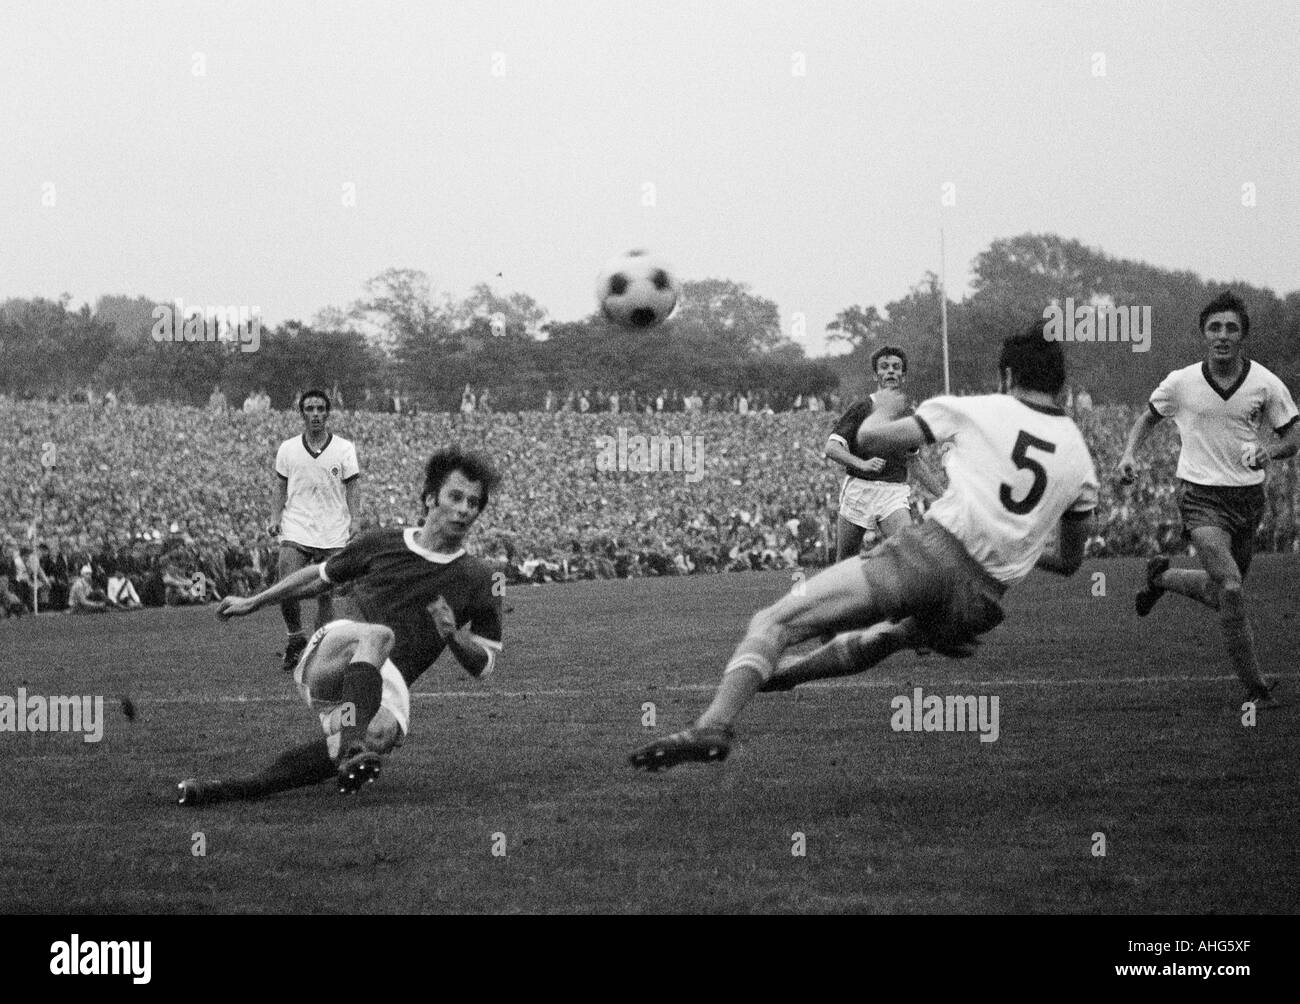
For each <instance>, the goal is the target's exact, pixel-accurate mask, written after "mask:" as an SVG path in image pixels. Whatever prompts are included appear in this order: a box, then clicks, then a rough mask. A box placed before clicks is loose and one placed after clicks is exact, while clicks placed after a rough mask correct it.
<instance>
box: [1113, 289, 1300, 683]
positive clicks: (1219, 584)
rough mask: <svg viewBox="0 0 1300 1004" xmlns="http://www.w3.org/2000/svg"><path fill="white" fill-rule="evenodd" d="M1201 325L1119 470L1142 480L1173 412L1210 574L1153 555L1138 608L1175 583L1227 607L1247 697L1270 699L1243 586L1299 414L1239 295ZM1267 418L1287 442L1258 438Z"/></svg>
mask: <svg viewBox="0 0 1300 1004" xmlns="http://www.w3.org/2000/svg"><path fill="white" fill-rule="evenodd" d="M1200 325H1201V335H1202V338H1203V340H1204V343H1205V360H1204V361H1203V362H1201V363H1194V364H1192V365H1191V366H1186V367H1184V368H1183V369H1180V370H1174V371H1173V372H1172V373H1170V374H1169V375H1168V376H1167V377H1165V379H1164V382H1163V383H1161V384H1160V386H1159V387H1157V388H1156V389H1155V391H1154V392H1153V393H1152V394H1151V400H1150V402H1149V403H1148V407H1147V410H1146V411H1144V412H1143V413H1142V414H1141V415H1140V416H1138V419H1137V421H1136V422H1134V423H1133V428H1132V429H1131V430H1130V431H1129V435H1128V443H1127V445H1126V446H1125V447H1124V455H1123V456H1122V457H1120V461H1119V477H1120V480H1121V481H1122V482H1123V483H1124V484H1130V485H1131V484H1132V483H1133V482H1134V481H1135V480H1136V477H1137V460H1136V459H1135V457H1134V454H1136V452H1137V449H1138V447H1139V446H1141V445H1142V441H1143V440H1145V439H1146V437H1147V435H1148V434H1149V433H1150V432H1151V430H1152V429H1153V428H1155V426H1156V424H1157V423H1159V422H1160V420H1161V419H1164V418H1172V419H1173V420H1174V422H1175V423H1176V424H1177V426H1178V435H1179V437H1180V438H1181V440H1182V447H1181V449H1180V450H1179V451H1178V471H1177V476H1178V479H1179V486H1178V513H1179V515H1180V516H1181V517H1182V520H1183V533H1184V534H1185V535H1186V536H1187V537H1189V538H1190V539H1191V541H1192V543H1194V544H1195V545H1196V554H1197V557H1198V558H1200V560H1201V564H1202V565H1203V566H1204V571H1202V570H1200V569H1190V568H1174V569H1171V568H1170V567H1169V559H1168V558H1166V557H1165V556H1164V555H1156V556H1155V557H1153V558H1152V559H1151V560H1150V561H1148V562H1147V583H1146V587H1145V588H1144V589H1142V590H1141V591H1140V592H1139V593H1138V594H1137V600H1136V607H1137V612H1138V616H1139V617H1145V616H1146V615H1147V614H1149V613H1150V612H1151V608H1152V607H1154V606H1155V605H1156V601H1157V600H1159V599H1160V597H1161V596H1163V595H1164V593H1165V591H1166V590H1168V591H1170V592H1175V593H1180V594H1182V595H1183V596H1187V597H1189V598H1191V599H1193V600H1196V601H1197V602H1199V603H1203V604H1205V605H1206V606H1207V607H1209V608H1210V609H1212V610H1217V611H1219V618H1220V623H1221V625H1222V628H1223V638H1224V641H1225V642H1226V644H1227V647H1228V657H1229V658H1230V659H1231V660H1232V665H1233V668H1234V669H1235V670H1236V671H1237V678H1238V679H1240V680H1241V682H1242V684H1243V685H1244V686H1245V688H1246V697H1247V699H1248V700H1251V701H1268V700H1269V697H1270V694H1269V692H1270V690H1271V689H1272V688H1271V687H1270V686H1269V685H1268V684H1267V683H1265V682H1264V678H1263V677H1262V676H1261V675H1260V671H1259V657H1258V656H1257V655H1256V653H1255V634H1254V632H1253V631H1252V630H1251V627H1250V621H1249V619H1248V618H1247V616H1246V600H1245V594H1244V592H1243V590H1242V583H1243V580H1244V579H1245V578H1246V572H1247V571H1248V570H1249V569H1250V559H1251V555H1252V553H1253V551H1254V549H1255V530H1256V529H1257V528H1258V527H1259V523H1260V520H1261V519H1262V518H1263V515H1264V506H1265V504H1266V501H1267V500H1266V498H1265V495H1264V480H1265V477H1266V475H1265V473H1264V468H1265V467H1267V466H1268V465H1269V464H1270V463H1272V462H1273V461H1274V460H1285V459H1286V458H1288V457H1291V456H1294V455H1295V453H1296V451H1297V449H1300V423H1298V422H1297V419H1298V418H1300V413H1297V411H1296V406H1295V402H1294V401H1293V400H1292V399H1291V392H1290V391H1288V390H1287V388H1286V384H1284V383H1283V382H1282V381H1281V380H1279V379H1278V378H1277V377H1276V376H1274V375H1273V374H1272V373H1270V372H1269V371H1268V370H1266V369H1265V368H1264V367H1263V366H1261V365H1259V363H1257V362H1253V361H1252V360H1250V359H1248V358H1246V351H1245V342H1246V336H1247V335H1248V334H1250V317H1249V316H1248V315H1247V314H1246V305H1245V304H1244V303H1242V302H1241V300H1239V299H1238V298H1237V297H1236V296H1234V295H1233V294H1231V293H1223V294H1221V295H1220V296H1218V297H1217V298H1215V299H1214V300H1212V301H1211V302H1210V303H1208V304H1206V305H1205V307H1204V309H1202V311H1201V316H1200ZM1264 419H1267V420H1268V424H1269V425H1270V426H1271V427H1272V428H1273V430H1274V431H1275V432H1276V433H1277V434H1278V436H1279V437H1281V439H1282V442H1281V443H1278V444H1277V445H1275V446H1270V447H1265V446H1263V445H1262V444H1261V443H1260V442H1259V441H1258V436H1259V430H1260V425H1261V424H1262V422H1263V421H1264Z"/></svg>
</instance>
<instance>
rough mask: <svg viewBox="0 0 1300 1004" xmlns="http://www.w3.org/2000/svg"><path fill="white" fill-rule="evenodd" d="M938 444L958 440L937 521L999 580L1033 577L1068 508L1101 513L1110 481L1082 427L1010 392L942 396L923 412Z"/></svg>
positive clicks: (921, 420)
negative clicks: (1102, 475)
mask: <svg viewBox="0 0 1300 1004" xmlns="http://www.w3.org/2000/svg"><path fill="white" fill-rule="evenodd" d="M915 418H916V421H917V423H918V424H919V425H920V426H921V431H922V432H923V433H924V434H925V438H926V440H927V441H929V442H931V443H936V442H937V443H943V442H951V444H952V446H951V448H950V449H949V450H948V452H947V455H946V456H945V457H944V460H943V465H944V469H945V470H946V471H947V472H948V490H947V491H946V492H944V493H943V496H942V497H941V498H940V499H939V500H938V501H936V502H935V503H934V505H932V506H931V507H930V511H929V513H928V514H927V516H926V518H927V519H932V520H935V521H936V522H937V523H939V524H940V525H941V526H943V527H944V528H945V529H946V530H948V531H949V532H950V533H952V534H953V536H955V537H956V538H957V539H958V540H960V541H961V542H962V544H964V545H965V547H966V550H967V551H968V552H969V553H970V556H971V557H972V558H974V559H975V560H976V561H978V562H979V563H980V564H981V565H983V566H984V568H985V569H986V570H987V571H988V573H989V574H990V575H992V576H993V577H994V578H995V579H997V580H998V581H999V582H1005V583H1008V584H1011V583H1014V582H1017V581H1019V580H1020V579H1023V578H1024V577H1025V576H1026V575H1028V574H1029V571H1030V569H1032V568H1033V567H1034V563H1035V562H1036V561H1037V560H1038V556H1039V555H1040V554H1042V552H1043V546H1044V544H1046V542H1047V538H1048V536H1049V535H1050V534H1051V533H1052V532H1053V531H1054V530H1055V529H1056V527H1057V524H1058V523H1059V522H1060V520H1061V517H1062V516H1064V515H1065V514H1066V513H1067V512H1068V513H1072V514H1077V515H1078V516H1080V517H1083V516H1086V515H1089V514H1090V513H1091V512H1092V511H1093V510H1094V509H1096V508H1097V497H1098V490H1099V488H1100V485H1099V483H1098V481H1097V470H1096V468H1095V467H1094V466H1093V462H1092V454H1090V453H1089V452H1088V447H1087V444H1086V443H1084V441H1083V434H1082V433H1081V432H1079V429H1078V426H1076V425H1075V424H1074V422H1073V421H1071V420H1070V418H1069V416H1068V415H1066V414H1065V412H1063V411H1062V410H1061V409H1060V408H1048V407H1044V406H1042V405H1035V404H1025V403H1024V402H1023V401H1020V400H1019V399H1017V398H1015V397H1012V396H1011V395H1010V394H986V395H983V396H980V397H934V398H931V399H930V400H928V401H926V402H924V403H923V404H922V405H920V407H918V408H917V409H916V415H915Z"/></svg>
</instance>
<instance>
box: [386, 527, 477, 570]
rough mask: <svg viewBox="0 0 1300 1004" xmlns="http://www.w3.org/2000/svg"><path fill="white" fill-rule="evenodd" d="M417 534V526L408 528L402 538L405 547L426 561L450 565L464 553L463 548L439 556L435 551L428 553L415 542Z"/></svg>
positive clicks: (427, 550) (418, 529)
mask: <svg viewBox="0 0 1300 1004" xmlns="http://www.w3.org/2000/svg"><path fill="white" fill-rule="evenodd" d="M419 533H420V528H419V527H418V526H408V527H407V528H406V532H405V533H404V534H403V535H402V536H403V537H405V538H406V546H407V547H408V548H410V549H411V550H412V551H414V552H415V553H416V554H418V555H419V556H420V557H421V558H424V559H425V560H426V561H433V562H437V563H438V564H439V565H450V564H451V563H452V562H453V561H455V560H456V559H457V558H459V557H460V556H461V555H462V554H464V553H465V549H464V548H463V547H462V548H461V549H460V550H459V551H456V552H454V553H452V554H439V553H438V552H437V551H430V550H429V549H428V548H427V547H421V546H420V545H419V544H417V543H416V542H415V538H416V536H417V535H418V534H419Z"/></svg>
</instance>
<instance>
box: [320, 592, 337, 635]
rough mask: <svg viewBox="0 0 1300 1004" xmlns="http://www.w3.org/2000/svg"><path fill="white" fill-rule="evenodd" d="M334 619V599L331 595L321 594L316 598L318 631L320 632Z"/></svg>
mask: <svg viewBox="0 0 1300 1004" xmlns="http://www.w3.org/2000/svg"><path fill="white" fill-rule="evenodd" d="M333 619H334V597H333V595H332V594H330V593H321V594H320V596H318V597H316V630H317V631H319V630H320V629H321V628H323V627H324V626H325V625H326V624H328V623H329V622H330V621H332V620H333Z"/></svg>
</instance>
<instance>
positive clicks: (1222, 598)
mask: <svg viewBox="0 0 1300 1004" xmlns="http://www.w3.org/2000/svg"><path fill="white" fill-rule="evenodd" d="M1192 541H1193V543H1194V544H1195V545H1196V554H1197V556H1198V557H1199V558H1200V559H1201V564H1203V565H1204V566H1205V572H1206V575H1207V577H1208V579H1209V580H1210V586H1209V587H1207V588H1213V589H1214V590H1215V591H1216V592H1217V594H1218V599H1219V603H1218V607H1217V609H1218V611H1219V622H1220V624H1221V625H1222V626H1223V640H1224V643H1225V644H1226V646H1227V649H1228V658H1229V659H1230V660H1231V662H1232V668H1233V669H1234V670H1236V673H1237V678H1238V679H1239V680H1241V682H1242V685H1243V686H1244V687H1245V688H1246V694H1247V696H1248V697H1249V698H1252V699H1256V698H1258V699H1267V698H1268V694H1269V689H1270V688H1269V686H1268V685H1267V684H1266V683H1265V682H1264V678H1263V676H1261V675H1260V670H1259V656H1258V654H1257V653H1256V651H1255V632H1254V630H1253V629H1252V628H1251V625H1250V618H1249V617H1247V615H1246V597H1245V592H1244V589H1243V587H1242V573H1241V569H1240V568H1239V567H1238V565H1237V559H1236V558H1235V557H1234V556H1233V553H1232V537H1231V535H1230V534H1229V533H1228V532H1227V531H1226V530H1222V529H1220V528H1219V527H1217V526H1198V527H1196V528H1195V529H1193V530H1192ZM1168 575H1169V573H1168V572H1166V573H1165V576H1168ZM1202 602H1204V601H1202Z"/></svg>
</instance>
